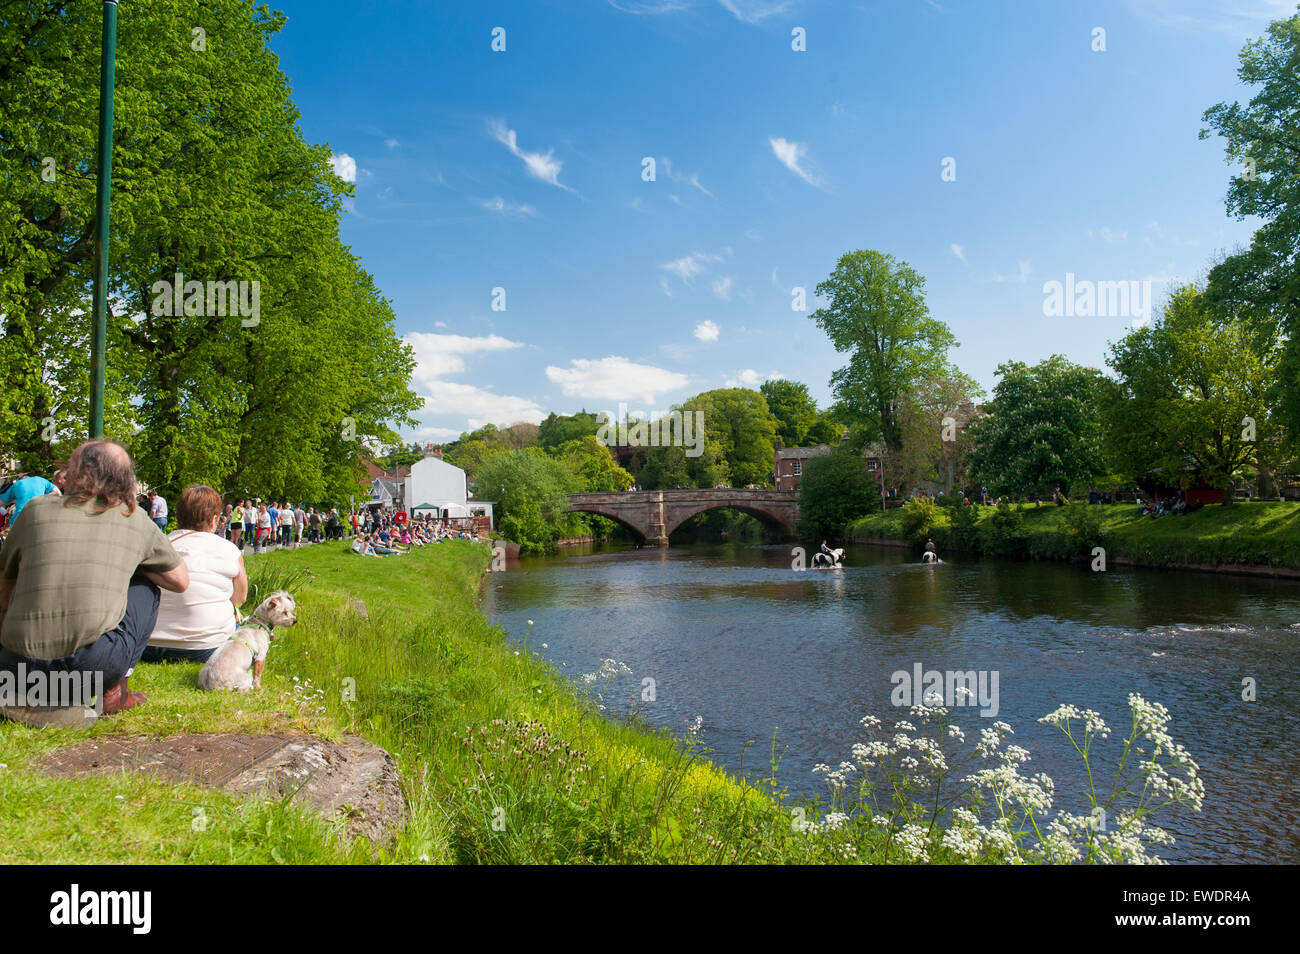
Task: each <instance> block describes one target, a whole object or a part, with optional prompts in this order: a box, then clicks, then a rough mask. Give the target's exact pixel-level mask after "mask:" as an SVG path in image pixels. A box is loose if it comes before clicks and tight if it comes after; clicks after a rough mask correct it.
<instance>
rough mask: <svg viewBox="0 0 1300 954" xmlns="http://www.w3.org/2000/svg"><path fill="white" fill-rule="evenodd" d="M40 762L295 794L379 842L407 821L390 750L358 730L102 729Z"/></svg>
mask: <svg viewBox="0 0 1300 954" xmlns="http://www.w3.org/2000/svg"><path fill="white" fill-rule="evenodd" d="M40 765H41V767H42V768H43V769H44V770H45V771H46V772H47V773H48V774H50V775H56V776H65V777H81V776H86V775H103V774H110V773H115V772H121V771H127V772H151V773H153V774H155V775H159V776H161V777H162V778H163V779H165V780H168V781H173V782H188V783H190V784H192V785H198V786H202V787H205V788H220V789H223V790H225V791H229V792H234V793H238V794H244V795H250V796H254V797H260V798H274V799H277V800H279V799H283V798H285V797H290V798H291V800H292V801H293V802H294V803H295V804H299V805H303V806H305V807H308V808H310V809H312V810H314V811H316V812H318V813H320V814H322V815H324V816H325V817H327V818H331V819H333V818H343V819H344V820H345V821H346V824H347V831H348V834H349V835H351V836H352V837H354V838H355V837H364V838H368V839H370V840H371V841H373V842H376V843H382V842H386V841H388V840H389V839H390V838H391V837H392V836H393V835H394V834H395V833H396V832H397V831H399V830H400V829H401V828H402V827H403V826H405V824H406V800H405V798H403V796H402V790H401V787H400V785H399V784H398V774H397V766H396V765H395V764H394V763H393V759H392V757H391V756H390V755H389V754H388V753H387V752H385V751H384V750H383V749H381V748H379V746H377V745H374V744H372V743H371V742H369V741H367V740H366V739H363V738H361V737H360V736H357V735H347V736H344V737H343V740H342V741H341V742H331V741H328V740H326V739H319V738H316V737H314V736H304V735H270V734H259V735H246V734H242V733H233V732H231V733H198V734H193V735H173V736H167V737H165V738H161V739H154V738H147V737H130V736H101V737H99V738H95V739H86V740H85V741H83V742H79V743H77V744H76V745H71V746H67V747H65V748H62V749H56V750H55V751H53V752H51V753H50V754H49V755H47V756H46V757H45V758H44V759H43V760H42V761H41V763H40Z"/></svg>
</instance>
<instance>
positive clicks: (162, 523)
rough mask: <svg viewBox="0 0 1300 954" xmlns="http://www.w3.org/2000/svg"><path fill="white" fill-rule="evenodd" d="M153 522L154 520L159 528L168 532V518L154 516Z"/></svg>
mask: <svg viewBox="0 0 1300 954" xmlns="http://www.w3.org/2000/svg"><path fill="white" fill-rule="evenodd" d="M153 522H154V524H155V525H157V527H158V529H159V530H161V531H162V532H163V533H166V532H167V518H166V517H154V518H153Z"/></svg>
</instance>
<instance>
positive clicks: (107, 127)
mask: <svg viewBox="0 0 1300 954" xmlns="http://www.w3.org/2000/svg"><path fill="white" fill-rule="evenodd" d="M116 62H117V0H104V37H103V43H102V44H101V46H100V65H99V178H98V180H97V181H96V184H95V296H94V304H93V312H94V314H93V319H92V320H93V324H92V325H91V331H90V436H91V437H92V438H95V437H103V436H104V351H105V341H106V339H107V337H108V333H107V332H108V320H107V310H108V301H107V296H108V238H109V232H110V230H109V217H108V204H109V198H110V196H111V195H112V192H113V85H114V71H115V70H114V68H115V66H116Z"/></svg>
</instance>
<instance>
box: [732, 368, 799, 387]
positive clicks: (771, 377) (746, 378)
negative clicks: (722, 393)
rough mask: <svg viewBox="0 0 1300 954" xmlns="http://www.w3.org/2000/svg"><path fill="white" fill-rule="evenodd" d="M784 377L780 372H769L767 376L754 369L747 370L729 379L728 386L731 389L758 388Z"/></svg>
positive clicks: (738, 372)
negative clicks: (767, 382) (764, 383)
mask: <svg viewBox="0 0 1300 954" xmlns="http://www.w3.org/2000/svg"><path fill="white" fill-rule="evenodd" d="M784 377H785V375H784V374H782V373H781V372H779V371H769V372H768V373H767V374H761V373H760V372H758V371H755V370H754V369H753V368H745V370H743V371H737V372H736V373H735V374H734V375H732V376H731V377H729V378H727V379H726V386H727V387H729V388H757V387H758V386H759V385H760V384H762V383H763V382H764V381H776V380H779V379H781V378H784Z"/></svg>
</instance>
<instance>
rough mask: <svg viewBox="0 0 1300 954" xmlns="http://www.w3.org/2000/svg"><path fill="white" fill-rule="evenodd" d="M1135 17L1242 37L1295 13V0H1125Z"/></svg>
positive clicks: (1164, 25)
mask: <svg viewBox="0 0 1300 954" xmlns="http://www.w3.org/2000/svg"><path fill="white" fill-rule="evenodd" d="M1128 7H1129V9H1130V10H1132V11H1133V12H1134V13H1135V14H1136V15H1137V16H1139V17H1141V18H1143V19H1144V20H1148V21H1150V22H1151V23H1154V24H1156V25H1157V26H1162V27H1169V28H1171V29H1176V30H1188V31H1193V32H1209V33H1233V34H1243V33H1249V32H1252V31H1257V30H1259V29H1260V28H1261V27H1262V26H1264V25H1266V24H1267V23H1269V22H1271V21H1273V20H1284V19H1286V18H1287V17H1289V16H1291V15H1292V14H1294V13H1295V0H1128Z"/></svg>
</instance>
